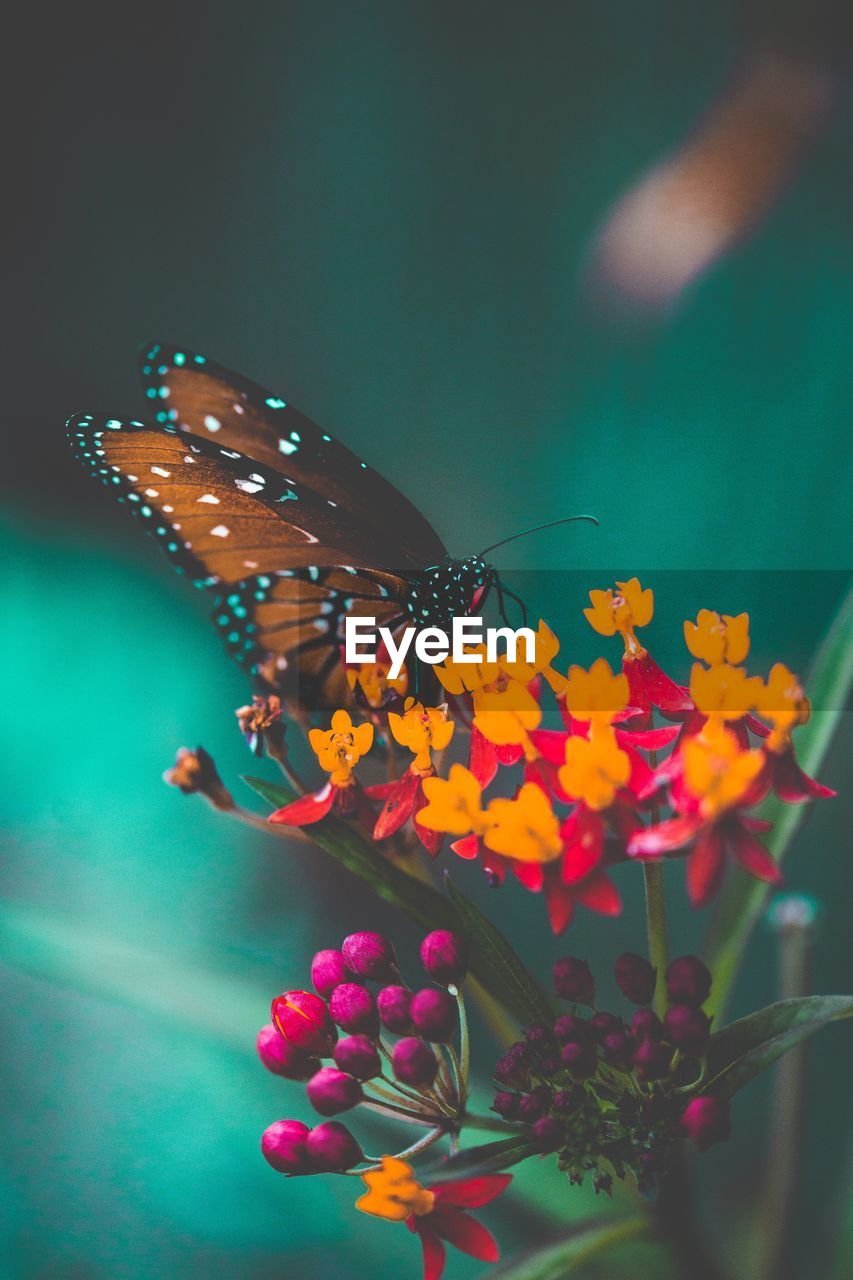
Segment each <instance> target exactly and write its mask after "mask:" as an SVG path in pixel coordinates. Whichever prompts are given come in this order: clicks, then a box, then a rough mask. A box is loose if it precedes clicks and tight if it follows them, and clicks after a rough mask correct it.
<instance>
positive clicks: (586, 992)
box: [554, 956, 595, 1004]
mask: <svg viewBox="0 0 853 1280" xmlns="http://www.w3.org/2000/svg"><path fill="white" fill-rule="evenodd" d="M554 990H555V991H556V993H557V995H558V996H560V997H561V998H562V999H563V1000H573V1001H574V1002H575V1003H576V1004H592V1002H593V1000H594V999H595V979H594V978H593V976H592V974H591V973H590V969H589V965H588V964H587V962H586V961H585V960H577V959H576V958H575V957H574V956H563V958H562V960H557V962H556V963H555V965H554Z"/></svg>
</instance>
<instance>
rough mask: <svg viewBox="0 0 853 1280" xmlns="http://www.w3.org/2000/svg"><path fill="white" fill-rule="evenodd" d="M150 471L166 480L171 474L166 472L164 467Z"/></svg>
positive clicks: (153, 468)
mask: <svg viewBox="0 0 853 1280" xmlns="http://www.w3.org/2000/svg"><path fill="white" fill-rule="evenodd" d="M151 470H152V471H153V472H154V475H155V476H163V478H164V479H166V480H167V479H168V478H169V476H170V475H171V474H172V473H171V471H167V470H166V468H165V467H152V468H151Z"/></svg>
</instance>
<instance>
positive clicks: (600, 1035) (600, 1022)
mask: <svg viewBox="0 0 853 1280" xmlns="http://www.w3.org/2000/svg"><path fill="white" fill-rule="evenodd" d="M589 1029H590V1031H591V1032H592V1034H593V1035H594V1036H595V1038H596V1040H598V1042H599V1043H601V1041H602V1040H603V1039H604V1037H605V1036H607V1035H609V1034H610V1032H611V1031H621V1029H622V1021H621V1019H620V1018H617V1017H616V1015H615V1014H613V1013H595V1014H593V1016H592V1017H591V1018H590V1020H589Z"/></svg>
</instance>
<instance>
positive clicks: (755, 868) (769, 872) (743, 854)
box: [729, 824, 782, 884]
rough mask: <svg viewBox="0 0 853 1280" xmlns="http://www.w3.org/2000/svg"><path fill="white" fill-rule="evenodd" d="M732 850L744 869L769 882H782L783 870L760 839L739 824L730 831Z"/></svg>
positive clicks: (758, 878)
mask: <svg viewBox="0 0 853 1280" xmlns="http://www.w3.org/2000/svg"><path fill="white" fill-rule="evenodd" d="M729 840H730V843H731V846H732V852H733V853H734V855H735V857H736V858H737V860H738V862H739V863H740V865H741V866H742V867H743V869H744V871H748V872H749V874H750V875H751V876H755V877H756V879H757V880H766V881H767V883H768V884H781V882H782V872H781V870H780V868H779V865H778V863H776V862H774V860H773V859H772V858H771V857H770V854H769V853H768V852H767V850H766V849H765V848H764V845H763V844H762V843H761V841H760V840H757V839H756V838H755V836H754V835H753V834H752V833H751V832H750V831H747V830H745V828H744V827H743V826H741V825H740V824H738V825H737V826H735V827H733V828H732V830H731V831H730V833H729Z"/></svg>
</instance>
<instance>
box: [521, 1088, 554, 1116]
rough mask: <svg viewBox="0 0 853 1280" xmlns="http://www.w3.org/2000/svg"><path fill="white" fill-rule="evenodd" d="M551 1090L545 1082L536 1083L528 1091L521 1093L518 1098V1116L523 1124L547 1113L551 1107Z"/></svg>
mask: <svg viewBox="0 0 853 1280" xmlns="http://www.w3.org/2000/svg"><path fill="white" fill-rule="evenodd" d="M551 1096H552V1095H551V1090H550V1089H549V1088H548V1086H547V1085H546V1084H540V1085H537V1086H536V1088H535V1089H531V1091H530V1093H525V1094H522V1096H521V1097H520V1098H519V1100H518V1118H519V1120H523V1121H524V1123H525V1124H533V1122H534V1121H535V1120H538V1119H539V1117H540V1116H544V1115H546V1114H547V1113H548V1111H549V1109H550V1107H551Z"/></svg>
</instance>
